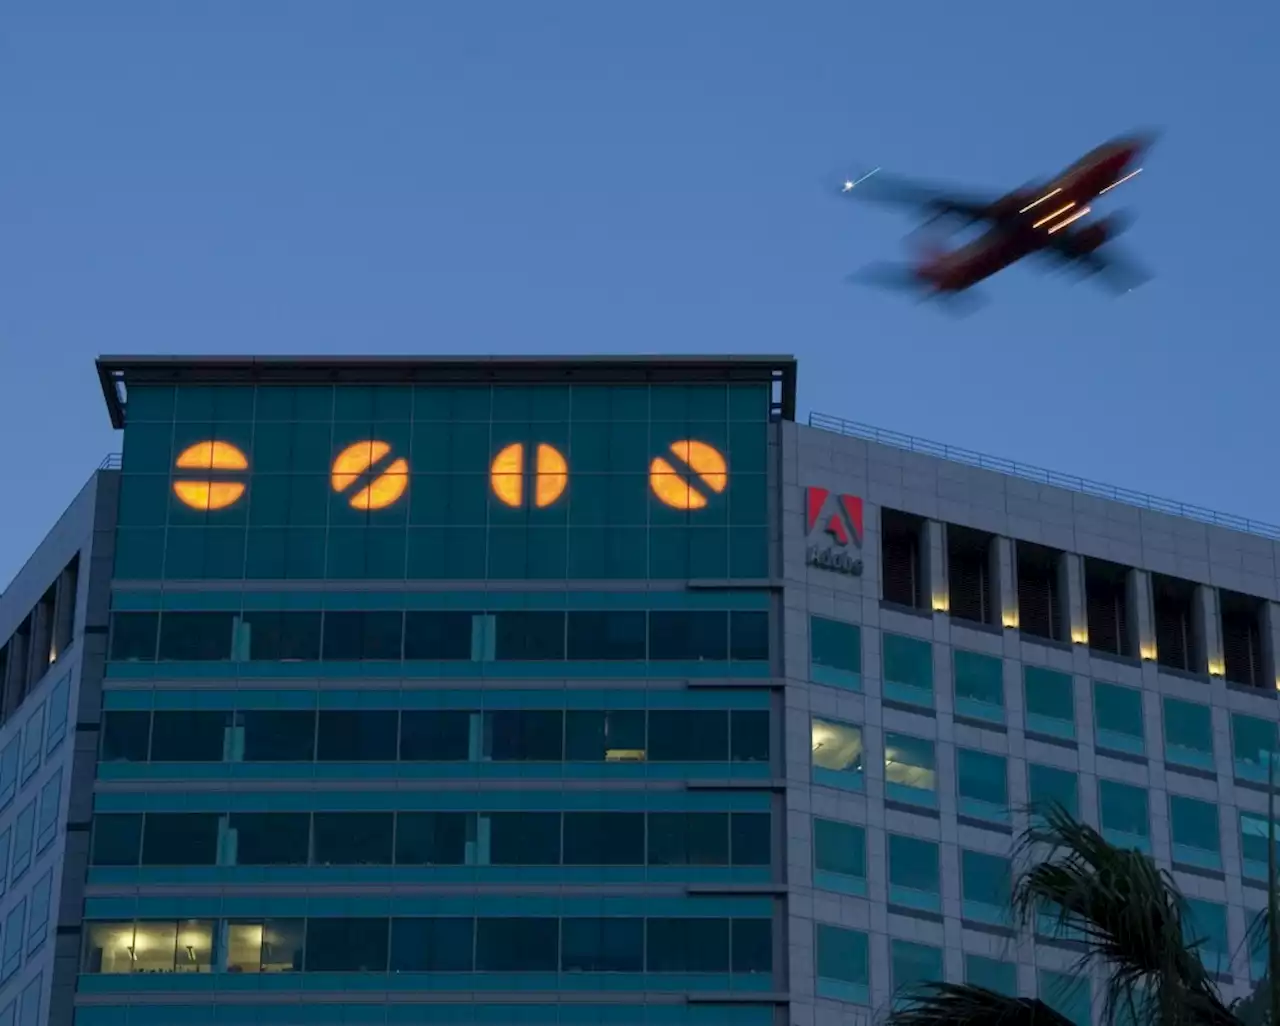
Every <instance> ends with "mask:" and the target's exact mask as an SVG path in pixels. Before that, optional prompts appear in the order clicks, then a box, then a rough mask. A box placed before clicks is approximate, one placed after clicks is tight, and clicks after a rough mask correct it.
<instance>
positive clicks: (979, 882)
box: [960, 849, 1013, 926]
mask: <svg viewBox="0 0 1280 1026" xmlns="http://www.w3.org/2000/svg"><path fill="white" fill-rule="evenodd" d="M1012 888H1013V872H1012V869H1011V867H1010V863H1009V859H1008V858H1007V857H1004V856H1000V855H991V854H989V853H987V852H981V851H970V850H968V849H963V850H961V852H960V896H961V910H962V912H963V914H964V917H965V918H966V919H970V920H973V921H974V922H979V923H988V924H992V925H997V926H1007V925H1009V897H1010V893H1011V891H1012Z"/></svg>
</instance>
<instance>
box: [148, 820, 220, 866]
mask: <svg viewBox="0 0 1280 1026" xmlns="http://www.w3.org/2000/svg"><path fill="white" fill-rule="evenodd" d="M219 819H220V817H219V815H218V814H217V813H216V812H149V813H147V817H146V821H145V822H144V823H143V828H142V864H143V865H144V866H212V865H216V864H217V861H218V820H219Z"/></svg>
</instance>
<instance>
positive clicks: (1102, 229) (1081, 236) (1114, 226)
mask: <svg viewBox="0 0 1280 1026" xmlns="http://www.w3.org/2000/svg"><path fill="white" fill-rule="evenodd" d="M1128 227H1129V222H1128V219H1127V218H1124V217H1122V216H1121V215H1119V214H1112V215H1111V216H1110V217H1104V218H1102V219H1100V220H1098V221H1094V222H1093V224H1090V225H1087V226H1086V227H1084V228H1081V229H1080V230H1079V231H1078V232H1076V245H1077V246H1078V247H1079V249H1080V250H1081V251H1082V252H1084V253H1092V252H1093V251H1094V250H1096V249H1099V248H1101V247H1102V246H1104V245H1106V244H1107V243H1108V242H1110V241H1111V240H1112V239H1114V238H1116V237H1117V236H1119V235H1120V234H1121V233H1123V232H1124V230H1125V229H1126V228H1128Z"/></svg>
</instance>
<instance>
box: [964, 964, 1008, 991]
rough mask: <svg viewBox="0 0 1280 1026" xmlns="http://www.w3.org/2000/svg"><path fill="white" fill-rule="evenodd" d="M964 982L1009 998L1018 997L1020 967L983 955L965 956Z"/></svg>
mask: <svg viewBox="0 0 1280 1026" xmlns="http://www.w3.org/2000/svg"><path fill="white" fill-rule="evenodd" d="M964 982H965V983H968V984H970V985H971V986H974V987H985V988H986V989H987V990H994V991H995V992H996V993H997V994H1004V995H1006V996H1007V997H1017V996H1018V966H1017V963H1015V962H1002V961H1000V960H999V959H995V958H984V957H982V956H981V955H965V956H964Z"/></svg>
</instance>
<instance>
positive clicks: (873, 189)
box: [840, 170, 999, 221]
mask: <svg viewBox="0 0 1280 1026" xmlns="http://www.w3.org/2000/svg"><path fill="white" fill-rule="evenodd" d="M840 192H841V194H842V195H847V196H852V197H854V198H855V199H865V200H868V201H870V202H873V203H888V204H892V205H895V206H907V207H915V208H916V209H919V210H923V211H925V212H926V213H930V214H933V215H934V216H935V217H942V216H948V215H950V216H953V217H960V218H965V219H967V220H970V221H981V220H984V219H986V218H989V217H990V216H991V210H992V207H993V206H994V204H995V203H996V201H997V200H998V199H999V197H997V196H982V195H977V194H965V193H960V192H953V191H951V190H949V189H945V188H942V187H939V186H933V185H926V184H924V183H922V182H913V181H910V180H908V179H905V178H895V177H893V176H891V175H885V174H882V173H881V172H880V171H879V170H876V171H871V172H869V173H867V174H865V175H862V176H860V177H859V176H854V177H850V178H846V179H845V180H844V181H843V182H841V183H840Z"/></svg>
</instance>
